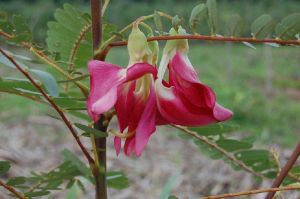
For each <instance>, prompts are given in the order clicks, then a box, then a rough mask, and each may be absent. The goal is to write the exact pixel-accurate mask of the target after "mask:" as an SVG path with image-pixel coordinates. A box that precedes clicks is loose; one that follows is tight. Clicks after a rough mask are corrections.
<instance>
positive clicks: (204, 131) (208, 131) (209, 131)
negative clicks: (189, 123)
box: [189, 123, 239, 136]
mask: <svg viewBox="0 0 300 199" xmlns="http://www.w3.org/2000/svg"><path fill="white" fill-rule="evenodd" d="M238 128H239V126H238V125H230V124H222V123H218V124H213V125H209V126H204V127H191V128H189V129H190V130H192V131H195V132H197V133H198V134H199V135H203V136H211V135H219V134H223V133H230V132H233V131H236V130H237V129H238Z"/></svg>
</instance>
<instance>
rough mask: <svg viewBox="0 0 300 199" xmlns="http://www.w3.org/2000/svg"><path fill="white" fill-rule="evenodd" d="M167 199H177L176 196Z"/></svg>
mask: <svg viewBox="0 0 300 199" xmlns="http://www.w3.org/2000/svg"><path fill="white" fill-rule="evenodd" d="M168 199H178V198H177V197H176V196H173V195H172V196H169V197H168Z"/></svg>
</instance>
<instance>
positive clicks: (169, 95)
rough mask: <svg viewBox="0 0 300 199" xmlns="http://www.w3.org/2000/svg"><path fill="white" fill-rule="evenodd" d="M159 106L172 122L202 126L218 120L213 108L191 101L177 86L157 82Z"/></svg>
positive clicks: (164, 115) (161, 112) (163, 114)
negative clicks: (198, 105)
mask: <svg viewBox="0 0 300 199" xmlns="http://www.w3.org/2000/svg"><path fill="white" fill-rule="evenodd" d="M155 86H156V91H157V106H158V110H159V112H160V114H161V115H162V116H163V117H164V118H165V119H166V120H168V121H169V122H170V123H174V124H179V125H185V126H202V125H207V124H211V123H214V122H218V121H219V120H218V119H217V118H215V117H214V113H213V110H212V109H210V108H209V107H207V108H200V107H197V106H194V105H193V104H191V103H189V101H187V100H186V99H185V97H184V96H182V94H181V93H180V92H179V91H177V90H176V88H175V87H170V88H167V87H164V86H163V85H162V84H161V83H160V82H158V81H157V82H156V85H155Z"/></svg>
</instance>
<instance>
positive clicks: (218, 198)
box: [201, 186, 300, 199]
mask: <svg viewBox="0 0 300 199" xmlns="http://www.w3.org/2000/svg"><path fill="white" fill-rule="evenodd" d="M298 189H300V186H288V187H279V188H268V189H256V190H250V191H242V192H236V193H227V194H222V195H216V196H207V197H202V198H201V199H223V198H233V197H238V196H247V195H253V194H258V193H266V192H269V193H275V192H276V191H291V190H298Z"/></svg>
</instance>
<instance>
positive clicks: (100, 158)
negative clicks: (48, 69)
mask: <svg viewBox="0 0 300 199" xmlns="http://www.w3.org/2000/svg"><path fill="white" fill-rule="evenodd" d="M101 7H102V3H101V0H91V15H92V34H93V50H94V51H95V50H96V49H97V48H98V47H99V46H100V44H101V40H102V20H101V16H102V14H101ZM105 120H106V119H105V116H104V115H101V119H100V120H99V121H98V122H96V123H95V124H94V128H95V129H98V130H100V131H103V132H106V130H107V124H106V123H105V124H104V122H105ZM92 139H93V142H94V154H95V156H96V157H95V160H96V164H95V168H92V169H93V170H94V171H93V175H94V178H95V184H96V194H95V198H96V199H107V182H106V138H95V137H93V138H92Z"/></svg>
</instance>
